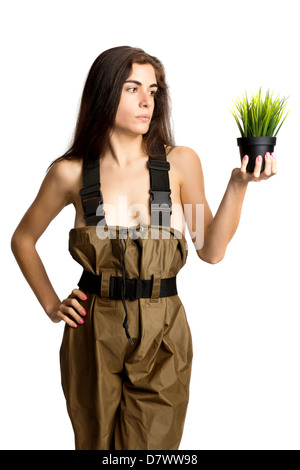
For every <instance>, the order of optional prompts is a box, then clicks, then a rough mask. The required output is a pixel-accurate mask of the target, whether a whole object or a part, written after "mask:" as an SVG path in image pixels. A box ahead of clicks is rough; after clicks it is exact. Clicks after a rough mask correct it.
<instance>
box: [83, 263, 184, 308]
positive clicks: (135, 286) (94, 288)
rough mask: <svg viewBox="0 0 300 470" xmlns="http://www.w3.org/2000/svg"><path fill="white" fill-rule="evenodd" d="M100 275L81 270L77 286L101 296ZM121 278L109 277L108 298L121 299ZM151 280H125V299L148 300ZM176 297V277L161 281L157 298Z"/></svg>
mask: <svg viewBox="0 0 300 470" xmlns="http://www.w3.org/2000/svg"><path fill="white" fill-rule="evenodd" d="M101 280H102V274H93V273H91V272H89V271H86V270H85V269H84V270H83V273H82V275H81V278H80V280H79V282H78V286H79V287H80V288H82V289H85V290H87V291H89V292H92V293H94V294H97V295H99V296H100V295H101ZM122 280H123V279H122V276H111V277H110V282H109V298H111V299H116V300H121V299H122V288H123V285H122ZM152 284H153V279H138V278H131V279H130V278H128V277H126V278H125V298H129V299H130V300H136V299H140V298H149V297H151V293H152ZM170 295H177V286H176V276H174V277H169V278H167V279H161V282H160V294H159V297H169V296H170Z"/></svg>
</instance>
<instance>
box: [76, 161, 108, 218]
mask: <svg viewBox="0 0 300 470" xmlns="http://www.w3.org/2000/svg"><path fill="white" fill-rule="evenodd" d="M82 172H83V176H82V179H83V186H82V188H81V189H80V191H79V194H80V196H81V204H82V209H83V213H84V218H85V221H86V225H97V224H98V223H99V222H100V221H102V220H103V219H104V218H105V215H104V210H103V197H102V193H101V184H100V165H99V158H96V159H84V160H83V163H82ZM99 205H101V206H102V207H101V208H99V210H98V214H99V215H96V211H97V208H98V206H99Z"/></svg>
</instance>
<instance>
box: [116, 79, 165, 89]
mask: <svg viewBox="0 0 300 470" xmlns="http://www.w3.org/2000/svg"><path fill="white" fill-rule="evenodd" d="M124 83H135V84H136V85H142V83H141V82H138V81H137V80H127V81H126V82H124ZM151 87H157V88H158V85H157V83H152V85H149V88H151Z"/></svg>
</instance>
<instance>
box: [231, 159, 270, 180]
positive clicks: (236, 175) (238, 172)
mask: <svg viewBox="0 0 300 470" xmlns="http://www.w3.org/2000/svg"><path fill="white" fill-rule="evenodd" d="M264 161H265V167H264V170H263V171H261V166H262V162H263V158H262V156H261V155H258V156H257V157H256V160H255V166H254V171H253V173H250V172H249V171H246V168H247V164H248V156H247V155H245V156H244V158H243V160H242V165H241V168H234V169H233V170H232V173H231V179H232V180H233V181H236V182H238V183H248V182H249V181H257V182H258V181H262V180H267V179H269V178H270V177H271V176H273V175H276V173H277V158H276V155H275V153H274V152H272V153H269V152H266V154H265V159H264Z"/></svg>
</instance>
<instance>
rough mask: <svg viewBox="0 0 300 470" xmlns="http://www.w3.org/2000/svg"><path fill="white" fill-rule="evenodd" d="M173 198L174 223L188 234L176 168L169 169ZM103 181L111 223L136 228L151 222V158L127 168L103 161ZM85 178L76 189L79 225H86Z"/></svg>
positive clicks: (104, 196)
mask: <svg viewBox="0 0 300 470" xmlns="http://www.w3.org/2000/svg"><path fill="white" fill-rule="evenodd" d="M169 181H170V189H171V198H172V214H171V220H170V225H171V227H174V228H175V229H177V230H179V231H180V232H181V233H184V215H183V209H182V203H181V199H180V184H179V178H178V175H177V174H176V169H175V168H172V164H171V168H170V171H169ZM100 182H101V193H102V197H103V204H104V212H105V219H106V223H107V225H110V226H115V225H121V226H124V227H132V226H135V225H138V224H139V223H140V224H146V225H150V224H151V216H150V172H149V168H148V157H145V158H143V159H141V160H139V161H137V162H135V163H133V164H132V165H131V166H130V167H129V168H127V169H124V168H123V169H122V168H121V169H120V168H117V167H115V168H112V167H111V166H109V165H107V164H106V163H105V162H104V161H101V160H100ZM81 186H82V181H80V182H78V187H77V188H76V189H75V190H74V195H73V200H74V206H75V209H76V216H75V228H78V227H82V226H85V225H86V223H85V220H84V216H83V210H82V205H81V198H80V195H79V190H80V188H81Z"/></svg>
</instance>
